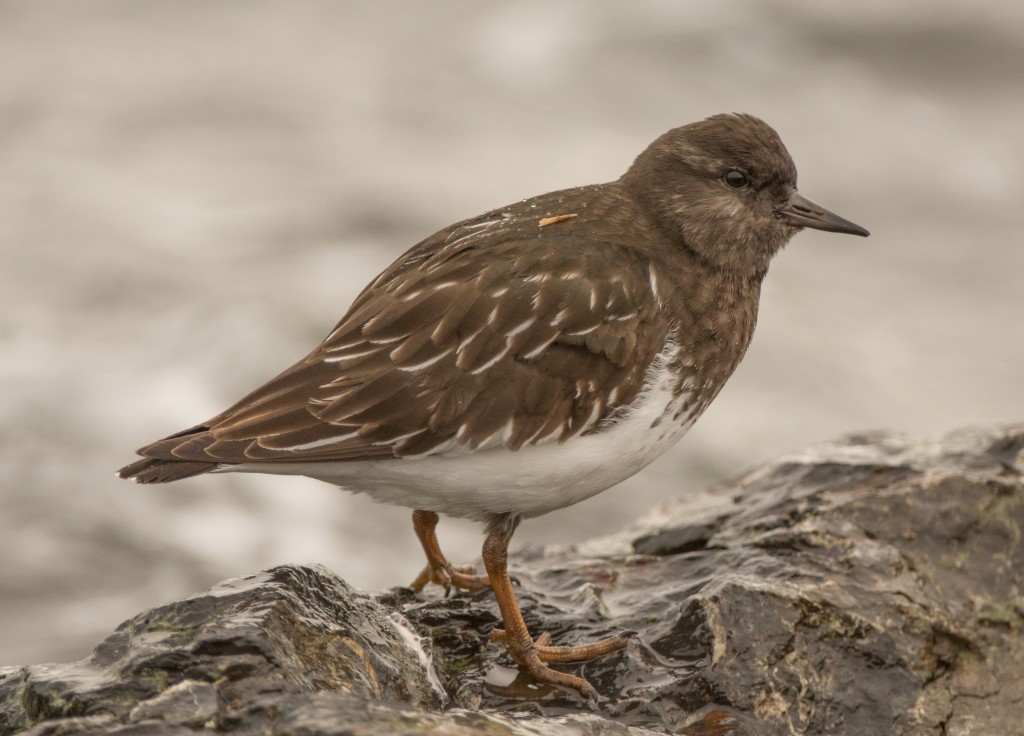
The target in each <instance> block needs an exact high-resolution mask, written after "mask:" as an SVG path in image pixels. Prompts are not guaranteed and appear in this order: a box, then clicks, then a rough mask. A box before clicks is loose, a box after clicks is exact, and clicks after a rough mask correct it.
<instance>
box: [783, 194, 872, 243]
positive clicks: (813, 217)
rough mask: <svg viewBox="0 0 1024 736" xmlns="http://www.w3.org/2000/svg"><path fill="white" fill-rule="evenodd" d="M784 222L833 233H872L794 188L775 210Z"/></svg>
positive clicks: (862, 234)
mask: <svg viewBox="0 0 1024 736" xmlns="http://www.w3.org/2000/svg"><path fill="white" fill-rule="evenodd" d="M775 214H776V215H778V216H779V219H781V220H782V221H783V222H784V223H786V224H787V225H792V226H794V227H813V228H814V229H815V230H828V231H829V232H833V233H849V234H850V235H861V236H863V237H865V238H866V237H867V236H868V235H870V233H869V232H868V231H867V230H865V229H864V228H862V227H861V226H860V225H854V224H853V223H852V222H850V221H849V220H847V219H844V218H842V217H840V216H839V215H837V214H836V213H834V212H829V211H828V210H827V209H825V208H824V207H822V206H821V205H820V204H818V203H817V202H814V201H813V200H810V199H808V198H807V197H805V196H804V195H802V194H800V192H798V191H796V190H795V189H794V190H793V194H792V195H790V197H789V201H788V202H786V204H785V205H783V206H782V207H780V208H779V209H777V210H775Z"/></svg>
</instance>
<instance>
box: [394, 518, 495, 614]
mask: <svg viewBox="0 0 1024 736" xmlns="http://www.w3.org/2000/svg"><path fill="white" fill-rule="evenodd" d="M437 520H438V519H437V514H435V513H434V512H433V511H413V512H412V528H413V529H414V530H415V531H416V536H417V537H418V538H419V540H420V544H421V545H422V546H423V552H424V553H425V554H426V555H427V566H426V567H425V568H423V572H421V573H420V574H419V575H417V576H416V579H415V580H413V581H412V584H411V585H410V586H409V587H410V588H412V589H413V590H415V591H421V590H423V588H424V587H425V586H426V584H427V583H436V584H437V585H441V586H444V591H445V595H448V593H450V592H451V589H452V587H453V586H454V587H456V588H461V589H463V590H483V589H484V588H486V587H488V585H489V582H488V580H487V578H486V577H483V576H480V575H474V574H473V572H474V571H473V568H472V566H466V567H461V566H460V567H454V566H452V564H451V563H450V562H448V560H447V559H445V556H444V553H442V552H441V546H440V545H439V544H438V543H437V534H436V533H435V531H434V528H435V527H436V526H437Z"/></svg>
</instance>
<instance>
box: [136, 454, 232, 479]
mask: <svg viewBox="0 0 1024 736" xmlns="http://www.w3.org/2000/svg"><path fill="white" fill-rule="evenodd" d="M218 465H220V463H206V462H202V461H199V460H161V459H159V458H155V457H145V458H143V459H141V460H137V461H135V462H134V463H132V464H131V465H125V466H124V467H123V468H121V469H120V470H118V471H117V477H118V478H124V479H125V480H133V481H135V482H136V483H170V482H171V481H172V480H181V479H182V478H191V477H192V476H193V475H202V474H203V473H209V472H210V471H211V470H213V469H214V468H216V467H217V466H218Z"/></svg>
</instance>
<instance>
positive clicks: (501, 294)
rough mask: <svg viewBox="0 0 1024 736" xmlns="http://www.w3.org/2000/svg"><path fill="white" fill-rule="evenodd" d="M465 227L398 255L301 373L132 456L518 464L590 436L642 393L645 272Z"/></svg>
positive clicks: (654, 332) (648, 355) (650, 316)
mask: <svg viewBox="0 0 1024 736" xmlns="http://www.w3.org/2000/svg"><path fill="white" fill-rule="evenodd" d="M473 224H474V221H469V222H468V223H463V224H462V225H460V226H458V227H456V228H454V229H452V230H450V231H446V232H443V233H441V234H439V236H437V237H441V236H443V237H444V238H445V240H444V242H443V243H441V244H440V245H439V244H438V243H433V244H431V243H430V242H429V241H427V242H426V243H424V244H423V245H421V246H419V247H417V248H414V249H413V250H411V251H409V253H407V254H406V256H405V257H404V258H403V259H401V260H399V261H398V262H397V263H396V264H395V265H394V266H392V267H391V268H390V269H389V270H388V271H385V272H384V273H383V274H381V276H380V277H378V279H377V280H376V281H375V282H374V283H372V284H371V285H370V286H369V287H367V289H366V290H365V291H364V292H363V293H362V294H361V295H360V296H359V298H358V299H357V300H356V302H355V303H354V304H353V305H352V307H351V309H350V310H349V312H348V314H347V315H346V316H345V318H343V319H342V321H341V322H340V323H339V324H338V326H337V327H336V328H335V330H334V331H333V332H332V333H331V334H330V335H329V336H328V338H327V339H326V340H325V341H324V343H323V344H321V345H320V346H319V347H318V348H317V349H316V350H315V351H314V352H313V353H311V354H310V355H309V356H307V357H306V358H305V359H304V360H303V361H301V362H300V363H297V364H296V365H294V366H293V367H291V368H290V369H288V370H287V371H285V372H284V373H282V374H281V375H280V376H278V377H277V378H275V379H273V380H271V381H270V382H269V383H267V384H266V385H264V386H263V387H261V388H260V389H258V390H256V391H255V392H253V393H252V394H250V395H249V396H247V397H245V398H244V399H243V400H242V401H240V402H238V403H237V404H235V405H234V406H233V407H231V409H229V410H228V411H226V412H224V413H223V414H221V415H220V416H218V417H216V418H215V419H214V420H212V421H211V422H208V423H206V424H205V425H202V426H200V427H197V428H195V429H194V430H192V431H191V433H188V434H181V435H179V436H177V437H171V438H167V439H166V440H161V441H159V442H156V443H154V444H152V445H149V446H148V447H146V448H143V449H142V450H141V451H140V454H143V455H144V456H147V457H158V458H167V459H181V460H193V461H206V462H224V463H243V462H251V461H257V462H300V461H301V462H322V461H340V460H361V459H372V458H390V457H409V456H420V455H428V454H444V453H458V452H467V451H472V450H478V449H483V448H490V447H497V446H499V445H504V446H506V447H508V448H510V449H513V450H515V449H518V448H520V447H522V446H523V445H527V444H540V443H544V442H552V441H564V440H566V439H567V438H569V437H571V436H573V435H576V434H579V433H581V432H586V431H588V430H590V429H593V428H595V427H597V426H598V425H599V424H600V422H601V421H602V420H603V419H604V418H606V417H607V416H608V415H609V413H610V412H612V411H613V410H614V409H615V407H617V406H620V405H622V404H624V403H628V402H629V401H631V400H632V399H633V398H634V396H635V395H636V394H637V392H638V391H639V389H640V387H641V384H642V381H643V378H644V374H645V372H646V369H647V367H648V366H649V365H650V363H651V361H652V360H653V359H654V356H655V353H656V352H657V351H658V350H659V349H660V347H661V345H662V342H663V339H664V335H665V333H666V330H667V324H666V321H665V318H664V316H663V315H662V313H661V311H660V308H659V306H658V304H657V303H656V301H654V300H652V298H651V294H650V288H649V284H650V271H649V266H648V264H647V263H646V261H645V260H644V259H643V258H642V257H641V256H639V255H637V254H635V253H634V252H633V251H631V250H629V249H627V248H624V247H622V246H618V245H615V244H612V243H595V242H593V241H592V240H587V241H582V240H578V239H577V238H575V237H574V236H573V235H572V234H571V231H569V232H566V234H565V235H554V234H552V236H549V235H548V233H544V235H545V237H543V238H539V237H534V238H532V239H530V240H523V239H521V238H520V237H517V236H519V235H520V233H519V232H518V231H517V229H516V230H511V229H508V228H506V230H505V233H506V236H508V235H510V236H511V237H510V238H509V239H502V237H501V236H500V233H490V234H485V233H476V232H474V228H473ZM467 227H468V229H467ZM478 227H479V229H481V230H483V229H486V226H478ZM534 227H535V228H536V224H534ZM460 241H468V243H469V245H470V247H468V248H463V247H460V246H461V245H463V243H462V242H460ZM495 241H497V242H495ZM481 245H486V252H485V253H484V252H482V250H481V249H480V246H481ZM425 246H426V247H425Z"/></svg>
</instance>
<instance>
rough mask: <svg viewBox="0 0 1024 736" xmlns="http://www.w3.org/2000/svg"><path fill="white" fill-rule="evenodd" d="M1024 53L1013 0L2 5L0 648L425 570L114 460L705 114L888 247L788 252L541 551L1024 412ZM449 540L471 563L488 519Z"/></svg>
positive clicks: (340, 522)
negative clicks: (363, 297)
mask: <svg viewBox="0 0 1024 736" xmlns="http://www.w3.org/2000/svg"><path fill="white" fill-rule="evenodd" d="M1022 69H1024V5H1022V4H1020V3H1016V2H1011V1H1009V0H1006V1H1005V2H989V3H985V4H983V5H976V4H970V3H963V2H950V1H946V2H942V1H941V0H929V1H928V2H925V1H924V0H910V1H908V2H902V3H892V2H883V1H881V0H867V1H866V2H860V3H856V4H851V3H843V4H835V3H818V2H812V0H772V1H770V2H752V1H748V2H733V3H722V2H714V1H712V0H705V1H703V2H688V1H679V0H636V1H634V2H630V3H622V2H594V1H593V0H575V1H572V0H570V1H566V2H554V3H552V2H539V1H538V2H490V3H481V2H474V1H471V0H460V1H455V2H446V3H429V4H428V3H421V2H416V1H415V0H405V1H403V2H398V1H385V2H375V3H335V2H327V1H323V2H313V1H308V2H307V1H304V2H259V1H256V2H246V3H233V2H210V1H208V0H202V1H200V0H193V1H191V2H169V1H162V2H146V3H139V2H135V1H133V0H116V1H115V0H95V1H93V2H88V3H83V2H80V1H78V0H66V1H64V2H57V1H55V0H7V1H6V2H4V3H2V4H0V560H2V561H3V562H2V564H0V665H12V664H25V663H29V662H39V661H48V660H63V659H71V658H78V657H81V656H84V655H85V654H86V653H87V652H88V651H89V649H90V647H91V646H92V645H93V644H95V643H96V642H97V641H98V640H99V639H100V637H101V636H102V635H103V634H105V633H106V632H107V631H109V630H110V629H112V628H113V627H114V626H116V625H117V624H118V623H119V622H120V621H122V620H123V619H125V618H127V617H129V616H131V615H133V614H134V613H136V612H137V611H139V610H141V609H143V608H144V607H148V606H152V605H156V604H159V603H162V602H167V601H170V600H172V599H175V598H177V597H181V596H184V595H186V594H190V593H193V592H198V591H201V590H203V589H204V588H206V587H207V586H208V585H209V584H211V583H213V582H215V581H217V580H219V579H222V578H225V577H228V576H234V575H240V574H244V573H248V572H251V571H254V570H257V569H259V568H263V567H267V566H271V565H274V564H278V563H283V562H311V561H316V562H321V563H324V564H326V565H328V566H329V567H331V568H332V569H334V570H335V571H337V572H338V573H339V574H341V575H342V576H343V577H345V578H346V579H347V580H349V581H350V582H352V583H354V584H356V585H358V586H361V587H363V588H367V589H376V588H381V587H385V586H390V585H394V584H399V583H406V582H408V581H410V580H411V579H412V578H413V577H414V575H415V574H416V572H417V571H418V570H419V569H420V567H421V564H422V558H421V555H420V552H419V550H418V547H417V545H416V542H415V539H414V537H413V534H412V531H411V527H410V523H409V512H408V511H407V510H404V509H397V508H390V507H383V506H377V505H375V504H373V503H371V502H370V501H368V500H367V499H365V498H361V497H355V496H351V495H348V494H343V493H340V492H338V491H337V490H335V489H333V488H331V487H329V486H327V485H324V484H320V483H317V482H315V481H311V480H305V479H289V478H260V477H255V476H231V475H222V476H219V477H206V478H200V479H196V480H190V481H185V482H181V483H178V484H175V485H170V486H156V487H137V486H134V485H131V484H128V483H125V482H123V481H119V480H116V479H115V478H114V477H113V471H114V470H115V469H116V468H118V467H120V466H121V465H122V464H124V463H126V462H127V461H129V460H130V459H131V458H132V451H133V450H134V448H136V447H137V446H139V445H141V444H143V443H144V442H147V441H149V440H152V439H155V438H157V437H159V436H162V435H164V434H167V433H169V432H172V431H176V430H178V429H181V428H183V427H186V426H189V425H191V424H193V423H195V422H197V421H201V420H204V419H206V418H208V417H209V416H211V415H213V414H215V413H216V412H218V411H220V410H221V409H223V408H224V407H226V406H227V405H228V404H229V403H231V402H232V401H234V400H235V399H236V398H238V397H239V396H240V395H242V394H243V393H245V392H246V391H248V390H249V389H251V388H254V387H255V386H256V385H258V384H259V383H261V382H263V381H264V380H266V379H267V378H269V377H270V376H272V375H273V374H275V373H277V372H278V371H279V370H280V369H282V368H284V367H285V366H287V365H289V364H290V363H292V362H293V361H294V360H296V359H297V358H299V357H301V356H302V355H303V354H305V353H306V352H307V351H308V349H310V348H311V347H312V346H313V345H314V344H316V342H318V341H319V340H320V339H321V338H322V337H323V336H324V335H325V334H326V333H327V331H328V330H329V329H330V327H331V326H332V325H333V324H334V322H335V321H336V320H337V319H338V318H339V317H340V316H341V314H342V313H343V312H344V310H345V309H346V307H347V306H348V304H349V302H350V300H351V299H352V298H353V297H354V296H355V294H356V292H357V291H358V290H359V289H360V287H362V286H363V284H364V283H366V282H367V281H368V280H369V279H371V278H372V277H373V276H374V275H376V273H377V272H378V271H379V270H381V269H382V268H383V267H384V266H386V265H387V264H388V263H389V262H390V261H391V260H392V259H394V258H395V257H396V256H398V255H399V254H400V253H401V252H402V251H404V250H405V249H406V248H408V247H409V246H411V245H412V244H413V243H415V242H416V241H417V240H419V239H420V238H421V237H424V236H426V235H428V234H430V233H431V232H433V231H434V230H436V229H438V228H440V227H443V226H444V225H447V224H448V223H450V222H453V221H455V220H458V219H460V218H463V217H466V216H469V215H473V214H476V213H478V212H481V211H483V210H485V209H488V208H492V207H496V206H500V205H503V204H506V203H508V202H511V201H515V200H518V199H521V198H523V197H526V196H529V195H533V194H537V193H540V192H543V191H549V190H552V189H558V188H564V187H570V186H576V185H580V184H588V183H592V182H597V181H606V180H610V179H614V178H616V177H617V176H619V174H621V173H622V172H623V171H624V170H625V168H626V167H627V166H628V165H629V163H630V161H631V160H632V158H633V157H634V156H635V155H636V154H637V153H638V152H639V151H640V150H641V149H642V148H643V147H644V146H646V145H647V143H649V142H650V141H651V140H653V139H654V138H655V137H656V136H657V135H659V134H660V133H662V132H664V131H665V130H667V129H668V128H670V127H674V126H676V125H680V124H683V123H686V122H690V121H693V120H697V119H700V118H703V117H705V116H707V115H710V114H713V113H717V112H726V111H745V112H751V113H754V114H756V115H759V116H761V117H763V118H764V119H765V120H767V121H768V122H769V123H770V124H772V125H773V126H775V127H776V128H777V130H779V132H780V133H781V135H782V137H783V140H785V142H786V143H787V145H788V147H789V149H790V151H791V153H792V154H793V156H794V158H795V160H796V162H797V165H798V167H799V168H800V172H801V175H800V185H801V186H800V188H801V190H802V191H803V192H804V193H805V194H807V195H808V196H810V197H812V198H814V199H816V200H819V201H821V202H822V203H823V204H825V205H826V206H829V207H831V208H833V209H834V210H835V211H837V212H839V213H840V214H842V215H844V216H846V217H848V218H850V219H852V220H854V221H855V222H858V223H860V224H862V225H864V226H866V227H868V228H869V229H870V230H871V231H872V233H873V234H872V237H871V238H870V239H868V240H860V239H854V238H849V237H841V236H835V235H829V234H825V233H818V232H813V231H811V232H805V233H803V234H801V235H799V236H797V238H796V239H795V241H794V242H793V243H792V244H791V245H790V247H789V248H788V250H787V251H786V252H785V253H784V254H783V255H781V256H780V257H779V258H778V259H777V260H776V261H775V264H774V265H773V267H772V271H771V273H770V275H769V278H768V280H767V282H766V288H765V291H764V297H763V301H762V309H761V320H760V325H759V328H758V334H757V335H756V336H755V339H754V344H753V346H752V348H751V350H750V352H749V354H748V357H747V358H746V361H745V362H744V364H743V365H742V366H741V367H740V369H739V371H738V372H737V374H736V375H735V377H734V378H733V380H732V382H731V383H730V385H728V386H727V387H726V389H725V390H724V392H723V393H722V394H721V396H720V397H719V398H718V400H717V402H716V403H715V404H714V406H713V407H712V408H711V409H710V410H709V411H708V413H707V414H706V415H705V417H704V418H703V419H702V420H701V421H700V422H699V423H698V424H697V426H696V428H695V429H694V430H693V431H692V432H691V433H690V435H689V436H688V437H687V438H686V439H685V440H684V441H683V442H682V443H681V444H680V445H679V447H678V448H676V449H675V450H674V451H672V452H670V453H669V454H668V455H667V456H666V457H664V458H662V459H661V460H659V461H658V462H657V463H656V464H655V465H653V466H651V467H650V468H649V469H648V470H647V471H645V472H644V473H642V474H640V475H638V476H637V477H635V478H633V479H631V480H629V481H627V482H626V483H623V484H622V485H621V486H620V487H618V488H616V489H614V490H611V491H608V492H607V493H605V494H603V495H600V496H598V497H596V498H594V499H592V500H590V501H588V502H586V503H583V504H580V505H578V506H575V507H572V508H569V509H566V510H563V511H561V512H558V513H555V514H551V515H549V516H547V517H545V518H543V519H539V520H535V521H532V522H529V523H527V524H525V525H524V526H523V527H522V528H521V529H520V532H519V533H518V535H517V537H516V542H517V543H518V544H520V545H522V544H525V543H544V542H552V543H554V542H558V543H564V542H571V541H573V540H579V539H583V538H586V537H590V536H593V535H596V534H601V533H605V532H610V531H614V530H616V529H619V528H620V527H621V526H622V525H623V524H625V523H627V522H628V521H629V520H630V519H632V518H634V517H636V516H637V515H639V514H641V513H642V512H643V511H644V510H645V509H646V508H648V507H649V506H651V505H653V504H656V503H657V502H658V501H660V500H664V499H667V498H669V497H672V496H674V495H678V494H686V493H691V492H695V491H696V490H698V489H700V488H703V487H705V486H707V485H708V484H710V483H713V482H715V481H716V480H720V479H722V478H724V477H726V476H730V475H734V474H736V473H738V472H740V471H741V470H742V469H744V468H747V467H750V466H752V465H756V464H758V463H760V462H762V461H765V460H768V459H770V458H772V457H774V456H776V455H778V454H780V453H782V452H785V451H788V450H792V449H797V448H800V447H802V446H804V445H807V444H808V443H813V442H816V441H821V440H826V439H829V438H833V437H835V436H837V435H840V434H843V433H848V432H852V431H857V430H863V429H872V428H887V429H896V430H904V431H907V432H912V433H919V434H935V433H939V432H942V431H944V430H947V429H951V428H954V427H957V426H960V425H965V424H973V423H986V422H995V421H1009V420H1020V419H1021V418H1022V415H1024V411H1022V407H1024V371H1022V366H1024V339H1022V338H1024V326H1022V325H1024V321H1022V317H1024V176H1022V175H1021V170H1022V164H1024V136H1022V135H1021V130H1022V127H1024V86H1022V83H1021V73H1022V72H1021V70H1022ZM440 534H441V538H442V543H443V546H444V547H445V549H446V550H447V552H448V555H449V557H450V558H451V559H453V560H455V561H468V560H472V559H476V558H477V557H478V554H479V544H480V536H479V531H478V529H477V528H476V527H475V525H473V524H470V523H467V522H452V521H445V522H443V523H442V526H441V527H440Z"/></svg>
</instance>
